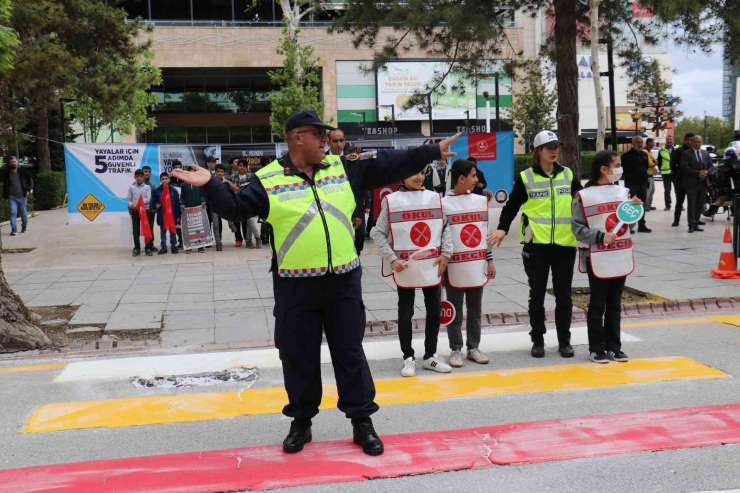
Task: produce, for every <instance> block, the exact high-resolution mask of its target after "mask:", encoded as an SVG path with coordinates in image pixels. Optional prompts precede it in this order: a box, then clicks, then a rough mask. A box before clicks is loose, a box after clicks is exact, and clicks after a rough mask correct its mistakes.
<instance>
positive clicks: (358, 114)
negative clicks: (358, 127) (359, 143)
mask: <svg viewBox="0 0 740 493" xmlns="http://www.w3.org/2000/svg"><path fill="white" fill-rule="evenodd" d="M350 115H352V116H361V117H362V138H363V139H364V138H365V112H364V111H361V112H359V113H350Z"/></svg>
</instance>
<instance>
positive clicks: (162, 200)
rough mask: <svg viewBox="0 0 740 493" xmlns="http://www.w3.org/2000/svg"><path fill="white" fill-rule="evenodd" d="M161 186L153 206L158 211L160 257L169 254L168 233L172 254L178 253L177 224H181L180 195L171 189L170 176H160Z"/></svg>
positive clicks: (156, 192) (165, 174)
mask: <svg viewBox="0 0 740 493" xmlns="http://www.w3.org/2000/svg"><path fill="white" fill-rule="evenodd" d="M159 181H160V183H161V184H160V185H159V186H158V187H157V188H156V190H155V191H154V198H153V199H152V204H153V205H154V210H156V211H157V224H158V225H159V232H160V239H161V243H160V246H161V248H160V250H159V252H158V255H164V254H165V253H167V233H169V234H170V245H171V246H170V249H171V251H172V253H178V249H177V224H179V222H180V217H181V215H180V194H179V193H177V190H175V187H170V175H168V174H167V173H162V174H160V175H159Z"/></svg>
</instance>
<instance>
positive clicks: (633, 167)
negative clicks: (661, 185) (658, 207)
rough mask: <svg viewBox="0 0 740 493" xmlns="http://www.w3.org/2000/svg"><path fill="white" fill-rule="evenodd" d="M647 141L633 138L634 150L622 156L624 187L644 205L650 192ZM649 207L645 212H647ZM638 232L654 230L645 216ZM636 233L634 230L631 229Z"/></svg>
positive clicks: (638, 225) (639, 224) (638, 224)
mask: <svg viewBox="0 0 740 493" xmlns="http://www.w3.org/2000/svg"><path fill="white" fill-rule="evenodd" d="M644 149H645V140H644V139H643V138H642V137H641V136H639V135H635V136H634V137H632V149H630V150H629V151H627V152H625V153H624V154H622V156H621V157H622V168H623V169H624V174H623V175H622V176H623V177H624V186H625V187H626V188H629V190H630V194H631V195H632V196H633V197H639V198H640V200H642V201H643V203H646V201H647V192H648V166H649V163H648V156H647V154H646V153H645V152H644ZM647 210H648V209H647V205H646V206H645V212H647ZM637 231H638V232H640V233H651V232H652V231H653V230H652V229H650V228H648V227H647V226H646V225H645V216H642V219H640V221H639V222H638V223H637ZM630 232H632V233H634V230H632V229H630Z"/></svg>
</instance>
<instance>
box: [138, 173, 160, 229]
mask: <svg viewBox="0 0 740 493" xmlns="http://www.w3.org/2000/svg"><path fill="white" fill-rule="evenodd" d="M141 171H143V172H144V183H146V184H147V185H149V188H150V189H151V191H152V194H151V197H154V192H156V191H157V186H156V185H155V184H154V183H152V168H151V167H150V166H142V167H141ZM148 210H149V212H147V216H148V217H149V229H151V230H152V231H151V233H152V238H154V214H155V210H154V204H153V203H151V202H150V203H149V209H148Z"/></svg>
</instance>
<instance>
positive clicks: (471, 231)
mask: <svg viewBox="0 0 740 493" xmlns="http://www.w3.org/2000/svg"><path fill="white" fill-rule="evenodd" d="M481 239H482V235H481V232H480V229H478V226H476V225H475V224H466V225H465V226H464V227H463V229H461V230H460V241H462V242H463V245H465V246H466V247H468V248H475V247H477V246H478V245H480V242H481Z"/></svg>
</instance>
